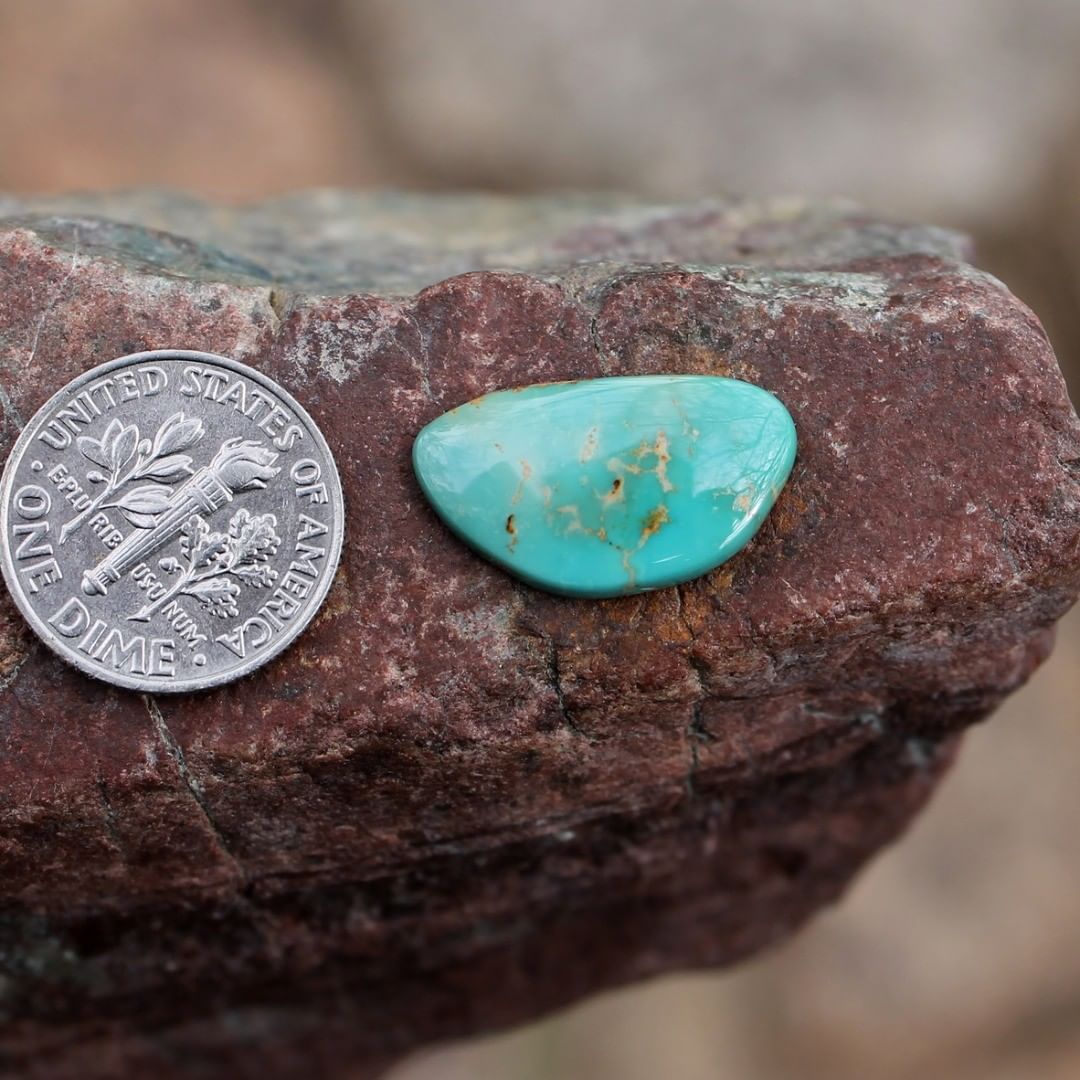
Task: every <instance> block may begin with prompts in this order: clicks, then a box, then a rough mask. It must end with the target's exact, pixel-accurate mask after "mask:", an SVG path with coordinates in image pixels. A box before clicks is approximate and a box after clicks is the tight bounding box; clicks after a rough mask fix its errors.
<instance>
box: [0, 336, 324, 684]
mask: <svg viewBox="0 0 1080 1080" xmlns="http://www.w3.org/2000/svg"><path fill="white" fill-rule="evenodd" d="M151 360H196V361H203V362H209V363H211V364H216V365H219V366H221V367H224V368H228V369H230V370H231V371H234V372H236V373H237V374H239V375H243V376H245V377H246V378H248V379H252V380H253V381H255V382H257V383H259V384H260V385H261V386H263V387H265V388H266V389H267V390H269V391H270V392H271V393H272V394H274V395H275V396H276V397H278V398H279V399H280V400H281V401H282V402H283V403H284V404H285V405H287V406H289V408H291V409H292V410H293V411H294V412H295V413H296V415H297V418H298V419H299V420H300V421H301V422H303V423H304V424H305V425H306V426H307V428H308V430H309V433H310V434H311V435H312V436H313V438H314V440H315V445H316V447H317V448H318V449H320V450H322V452H323V454H324V455H325V457H326V461H327V463H328V465H329V473H328V475H325V476H323V477H322V479H323V481H324V482H326V483H327V485H328V486H329V487H330V488H331V489H332V490H331V498H332V500H333V499H336V500H337V502H336V505H337V506H339V507H340V513H338V514H335V515H334V529H333V536H332V540H331V546H330V549H329V551H328V552H327V561H326V568H327V572H326V573H325V574H324V575H323V579H322V581H320V583H319V585H318V587H317V588H316V590H315V593H314V596H313V598H312V600H311V602H310V604H309V606H308V609H307V611H306V612H305V614H304V616H303V618H302V619H300V621H299V622H298V623H296V624H295V625H294V626H292V627H290V628H289V630H288V631H287V633H286V634H285V635H284V636H283V637H282V638H281V640H279V641H277V642H276V643H275V644H274V645H273V647H272V648H270V649H269V650H268V651H267V652H264V653H261V654H260V655H259V656H258V658H256V659H252V660H248V661H244V662H242V663H241V664H240V665H239V666H237V667H236V668H234V669H231V670H230V671H228V672H225V673H223V674H217V675H207V676H205V677H202V678H189V679H184V680H183V681H182V682H174V683H172V684H170V685H160V684H157V683H150V684H147V682H146V681H144V680H140V679H138V678H135V677H134V676H128V675H123V674H119V673H117V674H115V675H113V674H110V673H108V672H107V671H105V670H104V669H102V668H100V667H96V666H95V665H94V664H93V663H91V662H90V661H87V660H84V659H82V658H81V657H80V656H79V655H78V653H76V652H75V650H74V649H71V648H70V646H68V645H65V644H64V643H63V642H62V641H61V640H60V638H59V637H58V635H57V634H55V633H54V632H53V631H52V629H50V627H49V625H48V624H47V623H46V622H45V621H44V620H43V619H42V618H41V617H40V616H39V615H38V614H37V612H36V611H35V610H34V609H33V608H32V607H31V606H30V604H29V601H27V600H25V599H24V597H23V595H22V587H21V583H20V581H19V578H18V573H17V571H16V569H15V564H14V561H13V560H12V557H11V555H12V553H11V543H10V540H9V538H8V520H9V514H8V508H9V505H10V500H11V488H12V487H13V486H14V483H15V473H16V470H17V469H18V464H17V463H18V462H20V461H21V460H22V457H23V455H24V454H25V452H26V450H27V448H28V446H29V445H30V443H31V442H32V441H33V435H32V434H31V433H32V432H33V431H34V430H35V425H36V424H37V423H38V421H39V419H41V417H42V416H43V415H47V414H48V413H49V412H51V410H52V409H53V408H54V407H55V406H56V405H57V404H58V403H59V402H61V401H63V400H64V399H65V398H66V397H67V396H68V395H69V394H70V393H71V391H72V390H73V389H75V388H77V387H78V386H80V385H82V384H83V383H84V382H86V381H87V380H89V379H92V378H96V377H97V376H99V375H102V374H105V373H107V372H110V371H114V370H116V369H117V368H122V367H129V366H130V365H132V364H142V363H146V362H147V361H151ZM0 530H2V540H0V570H2V571H3V575H4V583H5V584H6V585H7V590H8V593H9V595H10V596H11V598H12V600H13V601H14V602H15V606H16V607H17V608H18V609H19V611H20V612H21V613H22V616H23V618H24V619H26V621H27V623H28V624H29V625H30V628H31V629H32V630H33V631H34V632H35V633H36V634H37V636H38V637H39V638H40V639H41V640H42V641H43V642H44V643H45V644H46V645H47V646H48V647H49V648H50V649H51V650H52V651H53V652H54V653H56V654H57V655H58V656H59V657H60V658H61V659H62V660H64V661H65V662H66V663H68V664H70V665H71V666H72V667H74V668H77V669H78V670H79V671H81V672H82V673H83V674H84V675H89V676H90V677H91V678H94V679H98V680H99V681H101V682H106V683H109V684H110V685H112V686H120V687H123V688H124V689H126V690H137V691H139V692H140V693H143V694H183V693H189V692H191V691H197V690H210V689H212V688H214V687H216V686H223V685H225V684H227V683H231V682H233V681H234V680H235V679H241V678H243V677H244V676H246V675H250V674H251V673H252V672H253V671H255V670H256V669H258V668H260V667H262V666H263V664H266V663H268V662H269V661H270V660H273V659H274V658H275V657H276V656H279V655H280V654H281V653H282V652H284V651H285V649H287V648H288V647H289V646H290V645H292V644H293V642H294V641H296V639H297V637H298V636H299V635H300V634H301V633H303V631H304V630H306V629H307V627H308V625H309V624H310V623H311V621H312V619H314V618H315V616H316V615H317V614H318V612H319V609H320V608H321V607H322V605H323V603H324V602H325V600H326V595H327V593H328V592H329V591H330V588H331V586H332V585H333V583H334V578H335V577H336V576H337V570H338V564H339V562H340V560H341V547H342V541H343V540H344V536H345V496H344V493H343V491H342V488H341V476H340V475H339V473H338V468H337V462H336V461H335V460H334V455H333V453H332V452H331V450H330V446H329V444H328V443H327V441H326V438H325V436H324V435H323V433H322V431H321V430H320V429H319V426H318V425H317V424H316V423H315V421H314V420H313V419H312V417H311V415H310V414H309V413H308V411H307V410H306V409H305V408H304V407H303V406H302V405H301V404H300V403H299V402H298V401H297V400H296V398H294V397H293V396H292V394H290V393H289V392H288V390H286V389H285V388H284V387H283V386H281V385H280V384H279V383H277V382H276V381H275V380H273V379H271V378H270V377H269V376H268V375H264V374H263V373H262V372H260V371H258V370H256V369H255V368H253V367H250V366H249V365H248V364H243V363H241V362H240V361H239V360H232V359H230V358H229V357H227V356H219V355H218V354H217V353H208V352H200V351H197V350H192V349H151V350H148V351H146V352H137V353H129V354H128V355H127V356H120V357H117V358H116V359H115V360H109V361H108V362H107V363H104V364H98V365H97V366H96V367H92V368H88V369H87V370H86V371H84V372H82V373H81V374H79V375H76V376H75V378H73V379H71V380H70V381H69V382H67V383H65V384H64V385H63V386H62V387H60V389H59V390H57V391H56V392H55V393H54V394H52V395H51V396H50V397H49V399H48V400H47V401H46V402H45V403H44V404H43V405H42V406H41V407H40V408H39V409H37V410H36V411H35V413H34V415H33V416H32V417H31V418H30V420H29V421H28V422H27V423H26V424H25V425H24V427H23V429H22V431H21V432H20V433H19V437H18V439H16V440H15V445H14V446H13V447H12V448H11V452H10V453H9V454H8V457H7V461H6V462H5V463H4V472H3V477H2V479H0Z"/></svg>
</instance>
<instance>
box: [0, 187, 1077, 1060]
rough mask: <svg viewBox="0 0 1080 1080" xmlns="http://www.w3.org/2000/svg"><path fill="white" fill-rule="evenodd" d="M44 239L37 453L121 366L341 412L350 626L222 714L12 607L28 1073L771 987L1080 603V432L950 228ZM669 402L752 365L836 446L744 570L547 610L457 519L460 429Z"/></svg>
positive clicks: (322, 1048)
mask: <svg viewBox="0 0 1080 1080" xmlns="http://www.w3.org/2000/svg"><path fill="white" fill-rule="evenodd" d="M0 215H2V216H3V220H0V387H2V389H0V405H2V420H0V441H2V445H3V447H5V448H7V447H10V445H11V443H12V441H13V440H14V438H15V436H16V434H17V431H18V429H19V426H20V424H21V421H22V418H25V417H26V416H28V415H29V414H31V413H32V412H33V410H34V409H36V408H37V406H38V405H40V404H41V403H42V401H44V400H45V398H46V397H47V396H48V395H49V394H51V393H52V392H53V391H54V390H56V389H57V388H58V387H59V386H61V385H62V384H63V383H65V382H66V381H67V380H68V379H70V378H71V377H72V376H74V375H75V374H76V373H77V372H79V371H82V370H84V369H85V368H87V367H89V366H91V365H93V364H96V363H99V362H101V361H104V360H107V359H110V358H112V357H114V356H118V355H121V354H123V353H128V352H134V351H137V350H140V349H150V348H163V347H175V348H194V349H204V350H208V351H213V352H219V353H224V354H226V355H230V356H233V357H236V358H237V359H240V360H243V361H245V362H247V363H250V364H253V365H255V366H257V367H262V368H264V369H265V370H267V371H268V372H269V373H271V374H272V375H273V376H274V377H275V378H277V379H279V380H280V381H281V382H282V383H283V385H285V386H286V387H287V388H288V389H289V390H291V391H292V392H293V393H294V394H295V395H296V396H297V397H298V398H299V399H300V400H301V402H302V403H303V404H304V405H305V406H306V407H307V408H308V409H309V410H310V411H311V412H312V414H313V415H314V416H315V417H316V418H317V420H318V422H319V423H320V425H321V426H322V428H323V430H324V431H325V433H326V435H327V438H328V440H329V441H330V443H331V445H332V446H333V447H334V449H335V452H336V454H337V459H338V464H339V467H340V470H341V473H342V479H343V482H344V484H345V491H346V498H347V501H348V512H349V518H348V528H347V534H346V547H345V552H344V555H343V560H342V566H341V570H340V572H339V575H338V579H337V581H336V584H335V586H334V588H333V590H332V591H331V594H330V596H329V598H328V601H327V603H326V606H325V608H324V610H323V612H322V613H321V614H320V616H319V618H318V619H317V620H316V622H315V623H314V624H313V626H312V627H311V628H310V629H309V630H308V631H307V632H306V633H305V634H304V635H303V636H302V637H301V638H300V640H299V641H298V642H297V644H296V645H294V647H293V648H292V649H291V650H290V651H288V652H287V653H286V654H285V655H284V656H283V657H281V658H280V659H278V660H277V661H275V662H273V663H272V664H270V665H268V666H267V667H265V668H263V669H261V670H260V671H259V672H258V673H257V674H256V675H254V676H253V677H250V678H248V679H246V680H244V681H242V682H240V683H238V684H234V685H232V686H231V687H228V688H225V689H223V690H219V691H214V692H211V693H207V694H200V695H192V696H189V697H186V698H169V699H158V700H153V699H150V698H147V697H141V696H139V695H136V694H132V693H129V692H125V691H121V690H116V689H111V688H109V687H107V686H105V685H102V684H99V683H97V682H94V681H91V680H89V679H86V678H85V677H83V676H81V675H79V674H78V673H77V672H75V671H73V670H72V669H70V668H68V667H67V666H65V665H64V664H63V663H62V662H61V661H59V660H57V659H55V658H54V657H53V656H52V654H51V653H49V652H48V651H47V650H46V649H45V648H44V647H43V646H41V645H39V644H38V643H37V641H36V639H35V638H34V637H33V636H32V634H31V633H30V631H29V630H28V629H27V628H26V627H25V626H24V624H23V622H22V620H21V619H20V618H19V617H18V616H17V614H16V612H15V610H14V608H13V606H12V605H11V603H10V602H9V601H8V599H7V597H6V595H5V596H4V597H3V598H0V1016H2V1018H3V1023H2V1027H0V1071H2V1070H3V1069H4V1068H7V1069H8V1070H9V1071H11V1072H15V1073H19V1074H21V1075H28V1076H33V1077H41V1078H46V1077H48V1078H60V1077H76V1076H77V1077H80V1078H89V1077H98V1076H102V1077H103V1076H114V1075H144V1074H149V1073H153V1074H155V1075H157V1076H177V1077H212V1076H218V1075H222V1076H224V1075H228V1076H231V1077H236V1076H239V1077H244V1076H259V1077H262V1078H270V1077H278V1076H281V1077H285V1076H290V1075H293V1074H294V1073H300V1072H306V1073H311V1072H312V1071H315V1072H319V1074H320V1075H327V1076H332V1075H337V1074H338V1073H339V1071H340V1070H343V1069H345V1068H346V1067H347V1066H357V1065H358V1064H359V1065H360V1066H361V1067H363V1068H365V1069H370V1070H375V1069H377V1068H378V1066H379V1065H380V1063H383V1062H386V1061H388V1060H391V1059H392V1058H393V1057H394V1056H395V1055H398V1054H400V1053H402V1052H404V1051H405V1050H406V1049H408V1048H410V1047H413V1046H415V1045H418V1044H419V1043H421V1042H423V1041H425V1040H430V1039H433V1038H438V1037H443V1036H448V1035H454V1034H462V1033H466V1032H469V1031H474V1030H480V1029H484V1028H489V1027H493V1026H497V1025H499V1024H505V1023H510V1022H513V1021H515V1020H520V1019H523V1018H526V1017H529V1016H531V1015H534V1014H536V1013H538V1012H539V1011H541V1010H544V1009H547V1008H550V1007H552V1006H555V1005H558V1004H561V1003H564V1002H568V1001H571V1000H573V999H574V998H576V997H578V996H580V995H581V994H584V993H587V992H589V991H591V990H595V989H597V988H600V987H603V986H608V985H612V984H615V983H618V982H622V981H626V980H629V979H633V978H638V977H641V976H643V975H646V974H649V973H652V972H658V971H663V970H666V969H670V968H673V967H678V966H688V965H710V964H723V963H730V962H732V961H734V960H737V959H739V958H740V957H743V956H746V955H748V954H750V953H752V952H753V951H754V950H756V949H759V948H761V947H762V946H764V945H766V944H768V943H770V942H773V941H776V940H778V939H780V938H782V937H784V936H785V935H787V934H789V933H790V932H791V931H792V930H793V929H795V928H796V927H797V926H798V925H799V924H800V923H801V922H802V921H803V920H805V919H806V918H807V917H808V916H809V915H810V914H811V913H812V912H813V911H814V910H815V909H817V908H818V907H820V906H821V905H822V904H824V903H826V902H828V901H830V900H832V899H834V898H835V897H836V896H837V895H838V894H839V893H840V892H841V891H842V890H843V888H844V886H845V885H846V884H847V882H848V881H849V880H850V878H851V876H852V875H853V873H854V872H855V871H856V870H857V869H858V867H859V866H860V865H861V864H862V863H863V862H864V861H865V860H866V859H867V858H868V857H869V856H870V855H871V854H873V853H874V852H875V851H876V850H877V849H878V848H880V847H881V846H882V845H883V844H885V843H887V842H888V841H889V840H891V839H892V838H893V837H895V836H896V835H897V834H898V833H899V831H900V830H901V829H902V828H903V827H904V825H905V824H906V823H907V821H908V820H909V819H910V818H911V816H912V815H913V814H914V813H915V812H916V811H917V810H918V808H919V807H920V806H921V805H922V803H923V802H924V801H925V799H926V798H927V796H928V795H929V793H930V792H931V790H932V788H933V785H934V783H935V781H936V779H937V777H938V776H939V774H940V773H941V771H942V770H943V768H944V767H945V765H946V764H947V763H948V760H949V758H950V755H951V754H952V752H953V749H954V747H955V743H956V738H957V734H958V732H959V731H960V730H961V729H962V728H963V727H964V726H965V725H967V724H970V723H972V722H974V721H976V720H978V719H980V718H982V717H984V716H985V715H986V714H987V713H988V712H989V711H990V710H992V709H993V708H994V706H995V705H996V704H997V703H998V702H999V701H1000V700H1001V698H1002V697H1003V696H1004V695H1005V694H1007V693H1008V692H1009V691H1010V690H1012V689H1014V688H1015V687H1016V686H1018V685H1019V684H1020V683H1022V682H1023V680H1024V679H1025V678H1026V677H1027V676H1028V675H1029V674H1030V673H1031V671H1032V670H1033V669H1034V667H1035V666H1036V665H1037V664H1038V663H1039V661H1040V660H1041V659H1042V658H1043V657H1044V656H1045V655H1046V654H1047V651H1048V650H1049V648H1050V644H1051V639H1052V633H1053V624H1054V622H1055V620H1056V619H1057V618H1058V617H1059V616H1060V614H1061V613H1062V612H1063V611H1064V610H1065V609H1066V608H1067V607H1068V606H1069V604H1070V603H1071V602H1072V601H1073V599H1074V598H1075V596H1076V593H1077V589H1078V586H1080V426H1078V422H1077V419H1076V416H1075V415H1074V413H1073V411H1072V408H1071V406H1070V405H1069V402H1068V399H1067V397H1066V394H1065V390H1064V385H1063V383H1062V380H1061V377H1060V375H1059V373H1058V370H1057V367H1056V365H1055V362H1054V357H1053V354H1052V352H1051V349H1050V347H1049V345H1048V343H1047V340H1046V338H1045V335H1044V334H1043V332H1042V330H1041V328H1040V327H1039V324H1038V322H1037V321H1036V320H1035V318H1034V317H1033V316H1032V315H1031V313H1030V312H1029V311H1027V309H1026V308H1024V306H1023V305H1022V304H1021V303H1020V302H1019V301H1017V300H1016V299H1015V297H1013V296H1012V295H1011V294H1010V293H1009V292H1008V291H1007V290H1006V289H1005V288H1004V287H1003V286H1002V285H1001V284H1000V283H998V282H997V281H995V280H993V279H992V278H990V277H988V276H986V275H984V274H981V273H979V272H978V271H976V270H974V269H972V268H971V267H970V266H969V265H967V263H966V262H965V261H964V260H965V254H966V252H965V247H964V245H963V243H962V242H961V241H960V240H959V239H958V238H956V237H955V236H953V235H951V234H948V233H944V232H942V231H939V230H933V229H928V228H903V227H899V226H894V225H888V224H884V223H881V222H879V221H875V220H873V219H871V218H869V217H867V216H865V215H863V214H860V213H859V212H857V211H855V210H852V209H851V208H850V207H845V206H843V205H804V204H800V203H798V202H782V203H781V202H775V203H771V204H767V205H761V204H753V203H742V202H709V203H704V204H697V205H693V206H683V207H657V206H645V205H641V204H638V203H635V202H633V201H626V200H624V201H614V200H605V199H599V198H581V199H577V200H567V199H562V200H523V201H509V200H500V199H494V198H490V199H489V198H473V197H448V198H437V199H435V198H426V197H412V198H409V197H401V196H382V197H362V196H355V195H346V194H335V193H317V194H312V195H306V196H300V197H296V198H291V199H287V200H281V201H278V202H274V203H269V204H264V205H262V206H258V207H254V208H250V209H243V210H222V209H220V208H211V207H207V206H203V205H200V204H196V203H192V202H188V201H185V200H182V199H179V198H176V197H171V196H159V195H122V196H114V197H97V198H81V199H70V200H54V201H52V202H49V203H44V202H38V203H27V202H18V201H16V200H5V199H3V198H2V197H0ZM648 372H702V373H705V372H713V373H719V374H730V375H735V376H737V377H740V378H744V379H748V380H750V381H752V382H755V383H758V384H760V385H763V386H766V387H768V388H769V389H770V390H772V391H774V392H775V393H777V394H778V395H779V396H780V397H781V398H782V400H783V401H784V402H785V404H786V405H787V406H788V408H789V409H790V410H791V412H792V414H793V416H794V418H795V421H796V424H797V425H798V429H799V438H800V449H799V459H798V461H797V462H796V466H795V470H794V472H793V474H792V479H791V482H790V483H789V485H788V487H787V489H786V491H785V493H784V495H783V496H782V498H781V501H780V502H779V503H778V505H777V507H776V509H775V510H774V512H773V514H772V516H771V517H770V519H769V520H768V521H767V522H766V524H765V526H764V527H763V529H762V531H761V532H760V533H759V534H758V536H757V537H756V538H755V540H754V541H753V542H752V543H751V545H750V546H749V547H748V548H747V549H746V550H745V551H743V552H742V553H740V554H739V555H738V556H737V557H736V558H735V559H734V560H732V561H731V562H730V563H728V564H727V565H726V566H724V567H722V568H721V569H720V570H718V571H716V572H714V573H713V574H711V575H709V576H708V577H707V578H704V579H702V580H699V581H697V582H694V583H691V584H690V585H686V586H683V587H681V588H679V589H669V590H665V591H662V592H658V593H654V594H648V595H644V596H638V597H632V598H626V599H622V600H613V601H604V602H597V601H574V600H566V599H559V598H556V597H551V596H547V595H544V594H541V593H538V592H534V591H532V590H530V589H528V588H527V587H525V586H522V585H520V584H515V582H514V581H513V580H511V579H510V578H509V577H507V576H505V575H504V574H502V573H500V572H499V571H497V570H495V569H494V568H492V567H491V566H489V565H488V564H486V563H485V562H483V561H481V560H480V559H478V558H477V557H476V556H475V555H473V554H471V553H470V552H469V551H468V550H466V549H465V548H464V547H463V546H462V545H460V544H459V543H458V542H456V541H455V540H453V539H452V538H451V537H450V536H449V535H448V534H447V532H446V531H445V529H444V528H443V527H442V526H441V525H440V524H439V523H438V522H437V520H436V519H435V517H434V515H433V514H432V513H431V512H430V510H429V509H428V508H427V506H426V505H425V503H424V501H423V498H422V496H421V495H420V493H419V490H418V488H417V486H416V484H415V482H414V480H413V477H412V475H411V472H410V467H409V447H410V444H411V440H412V437H413V435H414V434H415V433H416V431H417V430H418V429H419V428H420V427H421V426H422V425H423V424H424V423H425V422H426V421H427V420H429V419H431V418H432V417H434V416H435V415H437V414H438V413H439V412H441V411H442V410H444V409H446V408H448V407H450V406H453V405H456V404H459V403H460V402H462V401H464V400H466V399H468V398H471V397H473V396H475V395H477V394H480V393H483V392H486V391H489V390H493V389H496V388H498V387H502V386H506V385H508V384H516V383H526V382H533V381H543V380H548V379H566V378H575V377H580V376H595V375H599V374H603V373H608V374H619V373H648ZM883 932H887V930H886V929H885V928H883ZM320 1070H321V1071H320ZM352 1075H356V1074H352Z"/></svg>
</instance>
